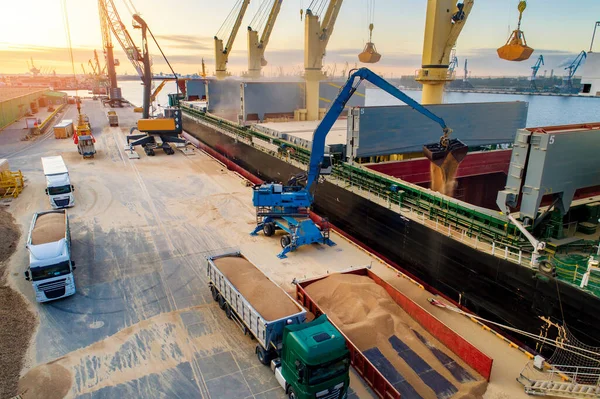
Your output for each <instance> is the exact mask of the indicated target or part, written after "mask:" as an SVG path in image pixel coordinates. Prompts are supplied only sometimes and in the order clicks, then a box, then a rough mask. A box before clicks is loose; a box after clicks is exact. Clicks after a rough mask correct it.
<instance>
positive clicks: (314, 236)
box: [250, 216, 336, 259]
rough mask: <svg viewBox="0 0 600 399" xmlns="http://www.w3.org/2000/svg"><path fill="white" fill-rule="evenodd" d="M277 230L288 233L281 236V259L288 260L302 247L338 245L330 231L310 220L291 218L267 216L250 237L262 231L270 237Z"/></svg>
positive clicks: (279, 255)
mask: <svg viewBox="0 0 600 399" xmlns="http://www.w3.org/2000/svg"><path fill="white" fill-rule="evenodd" d="M277 230H283V231H285V232H286V233H287V234H286V235H283V236H281V240H280V242H281V247H282V248H283V249H282V250H281V252H280V253H279V254H278V255H277V257H278V258H279V259H284V258H287V256H286V254H287V253H288V252H292V251H295V250H296V249H297V248H298V247H300V246H302V245H308V244H314V243H319V244H327V245H329V246H330V247H332V246H334V245H336V244H335V243H334V242H333V241H331V240H330V239H329V229H324V230H321V229H319V227H318V226H317V225H316V224H315V222H313V221H312V220H311V219H309V218H306V219H302V220H297V219H295V218H293V217H291V216H282V217H281V218H274V217H271V216H267V217H265V218H263V220H262V222H260V223H258V224H257V225H256V228H255V229H254V230H253V231H252V232H251V233H250V235H252V236H256V235H258V233H259V232H260V231H262V232H263V233H264V234H265V235H266V236H267V237H269V236H272V235H273V234H275V231H277Z"/></svg>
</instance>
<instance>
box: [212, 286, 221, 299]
mask: <svg viewBox="0 0 600 399" xmlns="http://www.w3.org/2000/svg"><path fill="white" fill-rule="evenodd" d="M210 293H211V294H212V297H213V299H214V300H215V302H216V301H218V300H219V291H217V289H216V288H215V286H214V285H211V286H210Z"/></svg>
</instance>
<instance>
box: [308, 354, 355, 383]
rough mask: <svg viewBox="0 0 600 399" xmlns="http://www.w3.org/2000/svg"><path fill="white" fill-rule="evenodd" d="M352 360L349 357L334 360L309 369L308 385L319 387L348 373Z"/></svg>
mask: <svg viewBox="0 0 600 399" xmlns="http://www.w3.org/2000/svg"><path fill="white" fill-rule="evenodd" d="M349 365H350V359H349V358H348V356H344V357H342V358H339V359H336V360H333V361H331V362H329V363H325V364H321V365H319V366H309V367H308V383H309V384H310V385H317V384H320V383H322V382H325V381H327V380H330V379H333V378H335V377H338V376H340V375H342V374H345V373H347V372H348V367H349Z"/></svg>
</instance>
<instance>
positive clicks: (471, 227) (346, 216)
mask: <svg viewBox="0 0 600 399" xmlns="http://www.w3.org/2000/svg"><path fill="white" fill-rule="evenodd" d="M219 84H221V85H223V84H229V85H233V86H237V87H236V91H237V93H239V90H240V89H239V87H240V84H241V86H242V96H241V97H239V96H238V101H240V102H239V103H237V104H235V105H234V106H233V107H232V108H235V107H239V108H238V110H241V112H240V111H238V112H235V110H231V109H230V112H222V110H219V109H216V108H213V109H211V107H210V106H208V107H207V104H206V102H205V101H204V102H194V101H192V102H187V101H181V102H180V106H181V108H182V110H183V115H184V118H183V127H184V130H185V131H186V132H187V133H188V134H189V135H190V136H193V137H194V138H196V139H197V140H200V141H201V142H202V143H204V144H205V145H206V146H208V147H210V148H211V149H212V150H214V151H215V152H216V153H218V154H220V156H222V157H224V158H227V160H229V161H231V162H233V163H235V164H237V165H239V166H240V167H242V168H243V169H245V170H247V171H248V172H250V173H252V174H254V175H256V176H258V177H260V178H261V179H263V180H265V181H280V182H286V181H287V180H288V179H289V177H290V176H294V175H296V174H298V173H301V172H303V171H305V170H306V165H307V161H308V157H309V154H310V152H309V148H310V140H309V138H310V131H311V129H310V128H307V127H306V124H305V125H304V130H305V131H306V132H305V133H306V134H305V135H304V136H303V135H302V132H300V131H301V130H302V129H299V128H297V127H298V126H301V125H298V122H296V125H294V123H279V125H285V126H288V128H287V130H288V133H285V131H286V129H285V128H281V127H278V126H277V125H278V124H277V123H271V124H269V123H263V124H261V123H249V121H248V120H246V119H247V116H248V115H247V114H244V110H245V109H247V108H248V106H247V104H245V103H244V99H245V96H244V88H243V86H244V83H243V82H242V83H240V82H239V81H237V82H235V83H232V82H229V83H222V82H219ZM255 84H258V83H255ZM264 84H268V83H264ZM322 85H323V83H322ZM220 89H222V88H220ZM263 89H264V88H263ZM263 89H261V91H260V92H264V90H263ZM221 96H223V94H221ZM199 97H203V98H206V97H208V98H209V104H210V100H211V96H210V95H208V96H206V95H204V96H202V95H201V96H199ZM246 97H247V96H246ZM326 98H327V96H326V95H322V104H324V105H326V103H327V100H326ZM330 98H331V97H330ZM263 99H264V97H263ZM197 104H201V105H200V106H198V105H197ZM270 104H273V102H271V103H270ZM523 104H524V103H522V104H519V105H514V104H513V105H510V106H509V107H511V108H510V109H513V110H514V112H516V113H517V114H519V115H522V112H523V107H525V109H524V112H525V114H526V105H523ZM244 105H246V107H244ZM442 106H445V105H441V107H442ZM447 106H459V105H458V104H453V105H447ZM485 106H490V105H485ZM492 106H502V104H501V103H498V104H497V105H492ZM507 106H508V105H507ZM275 108H276V106H275ZM382 108H408V107H382ZM367 109H369V108H361V107H353V106H352V104H351V106H350V107H349V111H348V112H349V113H348V115H349V116H348V122H347V123H346V121H343V122H342V121H339V122H341V123H342V124H343V125H344V126H343V127H342V128H341V129H340V130H341V133H340V135H343V136H344V137H345V136H346V130H347V131H348V137H350V136H351V134H352V133H351V132H350V131H351V128H350V127H347V126H346V124H348V125H349V124H350V123H352V122H351V120H352V118H353V117H355V116H356V115H358V114H359V113H360V112H364V110H367ZM454 110H456V109H454ZM384 111H385V112H388V111H389V110H384ZM399 112H406V111H405V110H400V111H399ZM236 114H237V115H236ZM500 114H501V115H502V116H501V118H506V112H503V113H500ZM509 114H510V112H509ZM219 115H220V116H219ZM282 115H283V114H282V113H281V112H280V113H278V115H277V116H278V117H280V118H281V117H282ZM263 118H265V117H264V114H262V115H260V116H259V118H258V119H261V120H264V119H263ZM288 118H289V119H288V120H293V118H296V119H297V118H298V115H295V116H294V115H293V114H292V115H288ZM265 119H267V118H265ZM508 119H511V118H508ZM280 120H281V119H278V120H276V121H280ZM511 120H517V121H518V122H517V125H515V126H511V125H510V124H509V126H508V127H507V128H508V129H512V128H513V127H514V128H515V129H514V130H512V131H513V137H514V132H516V131H517V130H518V129H516V128H522V127H523V126H524V120H520V119H519V117H515V118H512V119H511ZM366 121H368V120H367V119H366V118H365V119H364V121H362V124H361V127H362V126H363V125H364V123H365V122H366ZM253 122H255V121H253ZM306 123H308V122H306ZM315 123H316V122H315ZM498 123H503V122H502V121H498ZM519 124H520V125H522V126H518V125H519ZM309 125H310V124H309ZM269 126H274V127H275V128H268V127H269ZM293 126H296V128H294V127H293ZM313 126H314V127H316V124H315V125H313ZM576 128H580V129H583V130H585V129H586V128H585V127H581V126H579V127H572V126H571V127H562V130H565V131H569V130H572V129H576ZM595 128H597V127H595ZM595 128H594V129H595ZM590 129H591V128H590ZM290 132H292V133H290ZM558 134H560V132H558ZM457 137H458V136H457ZM461 139H462V137H461ZM344 140H345V139H344ZM593 140H597V139H595V138H594V139H593ZM425 141H426V140H425ZM511 141H512V138H511ZM595 142H596V141H594V143H595ZM365 143H366V142H365ZM347 144H348V145H349V146H351V143H350V141H348V143H347ZM484 144H485V143H477V145H476V146H475V147H476V148H478V149H483V148H486V149H489V148H490V146H485V145H484ZM488 144H489V143H488ZM328 145H329V150H330V151H331V152H334V153H336V152H337V151H338V150H337V148H339V145H340V144H339V143H336V142H331V143H328ZM469 145H470V146H471V145H472V144H469ZM365 146H366V147H368V145H367V144H365ZM342 147H345V146H343V145H342ZM352 150H353V149H350V150H349V149H348V148H344V149H343V150H342V151H346V154H348V153H350V152H348V151H352ZM354 150H356V149H354ZM511 154H512V151H511V150H510V149H501V148H500V149H496V150H494V151H483V152H473V153H471V154H469V155H467V157H466V159H465V160H464V161H463V164H461V166H460V167H459V170H458V175H457V188H456V194H455V197H456V198H452V197H450V196H445V195H442V194H440V193H436V192H433V191H431V190H429V189H428V187H429V183H430V179H429V176H428V173H429V166H428V164H427V163H426V162H428V161H427V160H426V159H424V158H421V159H408V160H394V159H393V157H387V158H383V159H385V160H387V162H380V163H366V164H360V163H357V162H356V161H357V159H359V160H360V157H358V158H357V157H356V156H355V157H350V161H347V160H348V159H349V158H347V157H346V158H345V159H346V160H344V157H343V156H341V157H340V158H341V159H340V160H339V162H338V163H337V165H336V167H335V168H334V174H333V175H332V176H328V177H327V179H326V180H325V181H323V182H322V183H321V184H319V185H318V189H317V191H316V194H315V203H314V206H313V208H314V209H313V210H314V212H316V213H317V214H319V215H320V216H322V217H325V218H327V219H328V220H329V222H330V223H331V224H332V225H334V226H336V227H337V228H339V229H340V230H342V231H343V232H344V233H346V234H348V235H349V236H351V237H352V238H353V239H355V240H356V241H357V242H360V243H361V244H362V245H364V246H365V247H366V248H368V249H369V250H371V251H372V252H373V253H375V254H377V255H378V256H380V257H381V258H382V259H384V260H386V261H388V262H389V263H390V264H391V265H393V266H394V267H397V268H398V269H399V270H400V271H402V272H404V273H406V274H408V275H410V276H411V277H413V278H415V279H416V280H418V281H419V282H421V283H422V284H423V285H424V286H425V287H426V288H427V289H428V290H431V291H432V292H436V293H438V294H440V295H442V296H444V297H446V298H448V299H450V300H452V301H454V302H455V303H457V304H459V305H460V306H461V307H464V308H465V309H468V310H470V311H472V312H474V313H476V314H478V315H480V316H482V317H484V318H486V319H489V320H492V321H495V322H498V323H501V324H504V325H509V326H512V327H514V328H517V329H521V330H525V331H529V332H531V333H535V334H539V333H541V331H546V327H548V325H547V323H546V322H545V321H543V320H542V319H541V317H545V318H548V319H549V320H552V321H554V322H558V323H561V324H562V323H563V322H564V324H565V325H566V326H567V327H568V329H569V330H570V331H571V332H573V334H574V335H575V336H577V337H578V338H579V339H580V340H582V341H584V342H586V343H589V344H594V345H598V346H600V338H598V337H600V322H598V321H597V318H596V317H595V309H596V307H597V306H598V304H600V301H599V299H598V296H597V294H598V292H599V291H596V287H597V285H596V283H597V280H596V279H595V278H594V276H592V277H591V279H590V283H589V285H588V286H587V287H586V288H585V289H582V288H580V287H579V286H578V284H579V283H580V280H581V277H582V276H583V273H584V272H585V268H586V264H587V263H586V260H587V255H588V254H589V253H590V252H591V251H593V248H592V245H593V244H592V243H593V242H594V240H595V242H596V243H597V234H596V233H595V231H592V232H590V233H592V234H591V235H590V234H588V235H584V237H585V238H586V239H585V240H583V239H582V238H581V237H579V238H577V239H574V238H570V239H564V232H563V230H562V227H561V228H558V230H560V234H554V235H555V237H559V238H560V237H563V239H559V238H554V239H553V238H552V229H553V228H554V229H555V230H557V229H556V225H557V224H559V225H561V226H562V223H563V221H562V220H560V221H556V218H557V216H556V215H555V214H554V213H552V212H549V214H550V215H551V216H550V218H549V219H552V221H551V222H550V223H546V228H545V229H544V231H543V232H541V233H540V234H542V235H543V236H544V238H545V239H547V241H548V251H547V255H548V254H549V255H550V256H549V257H548V258H545V259H547V260H546V261H545V262H542V263H543V264H544V266H545V267H542V268H540V267H532V265H531V258H532V252H533V248H532V246H531V244H530V242H529V241H528V240H527V239H526V237H524V236H523V234H521V233H520V232H519V230H518V229H517V228H516V226H514V225H513V223H511V221H509V220H508V219H507V218H506V216H505V215H503V214H501V212H499V211H498V207H497V206H496V198H497V195H498V192H499V191H501V190H502V189H504V187H505V183H506V175H507V173H508V172H509V168H510V167H511V162H512V161H511ZM354 155H356V153H355V154H354ZM359 155H360V154H359ZM376 158H378V157H371V158H367V159H366V161H367V162H368V161H374V160H375V159H376ZM363 160H365V159H364V158H363ZM596 188H597V187H592V188H590V187H587V188H586V189H580V190H577V191H576V193H575V196H574V201H575V202H574V203H573V206H572V209H571V210H570V212H569V213H568V214H567V216H566V217H567V218H570V220H571V221H574V220H576V219H577V220H579V221H580V222H583V221H584V220H585V221H589V219H590V215H589V213H590V212H592V213H593V212H597V205H598V203H597V201H598V200H597V199H596V198H597V197H594V195H596V194H597V190H596ZM540 198H541V197H540ZM548 202H552V201H551V198H547V197H544V198H543V201H542V203H541V204H540V210H542V211H543V209H551V208H552V207H551V205H552V204H549V203H548ZM545 204H546V205H547V206H546V208H543V206H544V205H545ZM586 212H587V213H586ZM584 213H585V214H584ZM582 224H586V223H582ZM588 224H593V223H588ZM553 226H554V227H553ZM592 230H595V228H593V229H592ZM555 233H556V232H555ZM561 234H562V235H561ZM564 252H566V254H564ZM577 256H578V257H577ZM550 258H552V259H550ZM574 259H575V260H574ZM561 266H564V267H561ZM573 268H574V271H573V270H572V269H573ZM509 335H512V336H513V338H515V339H517V340H519V341H521V342H523V343H524V344H526V345H529V346H530V347H532V348H534V347H535V341H534V340H530V339H526V338H523V337H519V336H515V335H514V334H510V333H509Z"/></svg>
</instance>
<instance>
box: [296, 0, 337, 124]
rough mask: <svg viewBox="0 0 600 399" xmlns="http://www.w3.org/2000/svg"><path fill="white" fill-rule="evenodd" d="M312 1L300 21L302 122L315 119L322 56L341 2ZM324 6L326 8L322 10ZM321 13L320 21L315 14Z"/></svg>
mask: <svg viewBox="0 0 600 399" xmlns="http://www.w3.org/2000/svg"><path fill="white" fill-rule="evenodd" d="M326 1H327V0H313V1H312V2H311V4H310V7H309V8H308V9H307V10H306V15H305V19H304V79H305V80H306V119H307V120H309V121H314V120H317V119H319V82H320V81H321V80H322V79H323V78H324V77H325V75H324V74H323V71H322V69H323V57H324V56H325V50H326V49H327V43H328V42H329V39H330V38H331V35H332V34H333V27H334V25H335V21H336V19H337V16H338V14H339V12H340V8H341V7H342V2H343V0H329V4H326ZM325 5H327V7H325ZM322 10H324V14H323V18H322V20H321V19H320V17H319V11H322Z"/></svg>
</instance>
